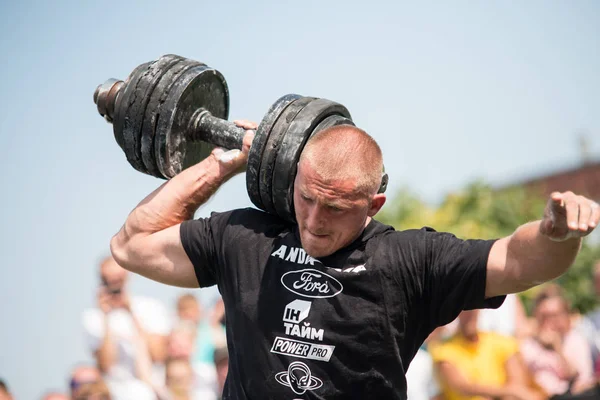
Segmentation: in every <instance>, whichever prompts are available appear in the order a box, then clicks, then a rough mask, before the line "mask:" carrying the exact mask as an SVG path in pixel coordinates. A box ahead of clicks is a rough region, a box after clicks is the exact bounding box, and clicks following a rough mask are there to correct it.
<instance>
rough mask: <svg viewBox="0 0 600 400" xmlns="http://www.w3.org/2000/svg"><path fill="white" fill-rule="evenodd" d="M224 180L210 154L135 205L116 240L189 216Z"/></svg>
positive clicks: (174, 223) (176, 222)
mask: <svg viewBox="0 0 600 400" xmlns="http://www.w3.org/2000/svg"><path fill="white" fill-rule="evenodd" d="M226 179H228V178H224V177H221V176H220V173H219V165H218V162H217V161H216V160H215V159H214V158H213V157H208V158H206V159H205V160H203V161H202V162H200V163H198V164H196V165H194V166H192V167H190V168H188V169H186V170H184V171H182V172H181V173H180V174H178V175H177V176H175V177H173V178H172V179H170V180H169V181H167V182H165V183H164V184H162V185H161V186H160V187H159V188H158V189H156V190H155V191H154V192H152V193H151V194H150V195H148V196H147V197H146V198H145V199H144V200H142V201H141V202H140V203H139V204H138V205H137V207H136V208H135V209H134V210H133V211H132V212H131V213H130V214H129V217H128V218H127V220H126V221H125V224H124V226H123V228H122V229H121V231H120V232H119V233H118V235H117V236H118V239H119V241H125V242H126V241H128V240H130V239H132V238H135V237H136V236H137V235H150V234H152V233H155V232H158V231H161V230H163V229H166V228H168V227H171V226H173V225H177V224H179V223H181V222H183V221H185V220H188V219H190V218H192V217H193V216H194V212H195V211H196V210H197V209H198V207H200V206H201V205H202V204H204V203H205V202H206V201H207V200H208V199H209V198H210V197H211V196H212V195H213V194H214V193H215V192H216V191H217V189H218V188H219V186H220V185H221V184H222V183H223V182H224V181H225V180H226Z"/></svg>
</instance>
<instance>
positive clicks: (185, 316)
mask: <svg viewBox="0 0 600 400" xmlns="http://www.w3.org/2000/svg"><path fill="white" fill-rule="evenodd" d="M224 315H225V307H224V306H223V300H222V299H219V300H218V301H217V302H216V304H215V307H214V309H213V311H212V313H210V315H209V316H208V318H207V317H206V316H205V315H204V312H203V309H202V306H201V305H200V303H199V302H198V299H196V297H195V296H194V295H192V294H184V295H182V296H180V297H179V299H178V300H177V316H178V317H179V319H180V320H181V321H189V322H190V323H192V324H194V326H195V327H196V329H197V332H196V343H195V346H194V347H195V349H194V354H193V355H192V362H193V363H194V364H195V365H196V364H199V363H203V364H207V365H211V366H212V364H213V353H214V350H215V346H221V345H224V344H225V328H224V321H223V319H224Z"/></svg>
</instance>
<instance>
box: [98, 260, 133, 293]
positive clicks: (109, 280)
mask: <svg viewBox="0 0 600 400" xmlns="http://www.w3.org/2000/svg"><path fill="white" fill-rule="evenodd" d="M100 281H101V284H102V286H104V287H105V288H106V290H107V291H108V292H109V293H111V294H119V293H121V291H122V290H123V288H124V287H125V283H126V281H127V270H125V269H124V268H122V267H121V266H120V265H119V264H117V263H116V262H115V261H114V260H109V261H107V262H105V263H104V264H103V265H102V267H101V268H100Z"/></svg>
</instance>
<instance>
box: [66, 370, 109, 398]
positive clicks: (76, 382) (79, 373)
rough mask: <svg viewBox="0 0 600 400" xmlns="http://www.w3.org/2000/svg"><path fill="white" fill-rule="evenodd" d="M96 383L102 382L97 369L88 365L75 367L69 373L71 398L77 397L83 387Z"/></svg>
mask: <svg viewBox="0 0 600 400" xmlns="http://www.w3.org/2000/svg"><path fill="white" fill-rule="evenodd" d="M98 382H102V377H101V375H100V370H98V368H96V367H93V366H89V365H80V366H77V367H75V369H74V370H73V372H72V373H71V380H70V381H69V389H70V391H71V398H76V397H77V396H78V394H79V391H80V389H81V387H82V386H83V385H85V384H88V383H98Z"/></svg>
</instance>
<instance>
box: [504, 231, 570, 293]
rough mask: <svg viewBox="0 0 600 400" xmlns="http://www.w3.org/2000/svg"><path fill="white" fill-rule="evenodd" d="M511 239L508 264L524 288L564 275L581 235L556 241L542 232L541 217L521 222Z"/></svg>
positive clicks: (517, 289)
mask: <svg viewBox="0 0 600 400" xmlns="http://www.w3.org/2000/svg"><path fill="white" fill-rule="evenodd" d="M507 239H508V243H507V253H506V254H507V260H506V263H507V266H509V268H510V267H512V268H510V269H511V270H512V271H514V274H515V275H516V276H515V278H516V279H515V282H518V285H519V287H517V288H514V289H515V290H514V291H513V292H518V291H524V290H527V289H529V288H531V287H533V286H536V285H539V284H541V283H543V282H547V281H549V280H552V279H554V278H556V277H558V276H560V275H562V274H563V273H564V272H565V271H566V270H567V269H568V268H569V266H570V265H571V264H572V263H573V261H574V260H575V257H576V256H577V253H578V251H579V248H580V246H581V239H580V238H573V239H568V240H565V241H562V242H557V241H553V240H551V239H549V238H548V237H547V236H545V235H542V234H541V233H540V221H536V222H530V223H527V224H525V225H522V226H520V227H519V228H518V229H517V230H516V231H515V232H514V233H513V234H512V235H511V236H510V237H509V238H507Z"/></svg>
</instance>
